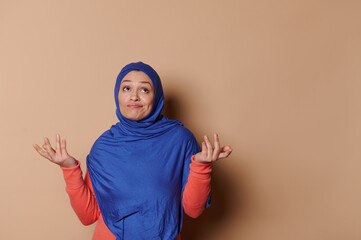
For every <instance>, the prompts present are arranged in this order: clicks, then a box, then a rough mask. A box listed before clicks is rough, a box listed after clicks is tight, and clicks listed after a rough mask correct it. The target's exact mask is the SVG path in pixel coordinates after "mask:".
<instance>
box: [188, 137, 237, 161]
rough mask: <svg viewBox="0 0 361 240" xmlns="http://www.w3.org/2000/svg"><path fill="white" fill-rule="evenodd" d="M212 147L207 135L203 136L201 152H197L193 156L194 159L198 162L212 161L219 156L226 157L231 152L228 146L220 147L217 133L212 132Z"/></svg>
mask: <svg viewBox="0 0 361 240" xmlns="http://www.w3.org/2000/svg"><path fill="white" fill-rule="evenodd" d="M213 138H214V148H213V146H212V144H211V142H210V141H209V139H208V137H207V136H204V142H202V152H199V153H197V154H196V155H195V156H194V160H195V161H197V162H200V163H212V162H215V161H217V160H218V159H221V158H226V157H228V156H229V154H231V152H232V148H231V147H230V146H224V147H221V144H220V143H219V137H218V134H216V133H215V134H214V136H213Z"/></svg>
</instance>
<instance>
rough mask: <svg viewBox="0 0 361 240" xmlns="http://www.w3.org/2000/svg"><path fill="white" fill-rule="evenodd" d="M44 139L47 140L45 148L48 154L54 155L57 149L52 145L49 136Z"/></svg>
mask: <svg viewBox="0 0 361 240" xmlns="http://www.w3.org/2000/svg"><path fill="white" fill-rule="evenodd" d="M44 141H45V150H46V151H47V152H48V154H49V155H50V157H54V155H55V151H54V149H53V148H52V147H51V145H50V142H49V139H48V138H45V139H44Z"/></svg>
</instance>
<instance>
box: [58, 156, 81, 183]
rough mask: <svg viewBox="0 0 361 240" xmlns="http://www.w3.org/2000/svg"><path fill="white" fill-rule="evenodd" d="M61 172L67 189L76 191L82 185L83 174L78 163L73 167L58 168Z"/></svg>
mask: <svg viewBox="0 0 361 240" xmlns="http://www.w3.org/2000/svg"><path fill="white" fill-rule="evenodd" d="M60 168H61V169H62V170H63V176H64V180H65V183H66V188H67V189H76V188H79V187H81V186H82V185H84V180H83V173H82V171H81V168H80V162H79V161H78V160H77V165H76V166H74V167H70V168H67V167H60Z"/></svg>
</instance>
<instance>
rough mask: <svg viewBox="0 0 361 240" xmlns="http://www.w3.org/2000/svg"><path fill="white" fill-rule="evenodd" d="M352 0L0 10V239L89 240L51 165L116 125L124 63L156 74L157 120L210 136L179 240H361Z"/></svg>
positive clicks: (356, 29)
mask: <svg viewBox="0 0 361 240" xmlns="http://www.w3.org/2000/svg"><path fill="white" fill-rule="evenodd" d="M360 12H361V2H360V1H351V0H344V1H336V0H335V1H333V0H330V1H320V0H314V1H310V0H295V1H286V0H275V1H267V0H256V1H254V0H252V1H251V0H238V1H236V0H234V1H232V0H222V1H221V0H219V1H215V0H211V1H210V0H208V1H206V0H199V1H197V0H192V1H191V0H184V1H173V0H167V1H166V0H163V1H158V0H155V1H145V0H144V1H141V0H136V1H134V0H133V1H131V0H118V1H115V0H104V1H85V0H77V1H70V0H64V1H54V0H33V1H25V0H23V1H9V0H0V121H1V124H0V136H1V137H0V153H1V174H0V188H1V191H0V194H1V198H0V213H1V218H0V221H1V224H0V226H1V230H0V239H7V240H11V239H36V240H41V239H52V240H63V239H76V240H83V239H84V240H85V239H91V236H92V233H93V230H94V226H95V224H94V225H92V226H87V227H85V226H83V225H82V224H81V223H80V221H79V220H78V219H77V216H76V215H75V214H74V212H73V210H72V208H71V206H70V203H69V199H68V196H67V194H66V192H65V183H64V180H63V177H62V172H61V169H60V168H59V167H58V166H56V165H54V164H52V163H50V162H48V161H47V160H46V159H43V158H42V157H40V156H39V155H38V154H37V153H36V152H35V150H34V149H33V147H32V144H33V143H38V144H41V143H42V141H43V138H44V137H45V136H47V137H49V138H50V139H51V141H52V142H54V139H55V134H56V133H60V134H61V136H63V137H64V138H66V139H67V142H68V151H69V153H70V154H71V155H73V156H74V157H76V158H77V159H78V160H79V161H81V163H82V168H83V172H85V169H86V165H85V163H86V162H85V159H86V156H87V154H88V152H89V150H90V148H91V146H92V144H93V142H94V141H95V140H96V139H97V138H98V137H99V135H100V134H102V133H103V132H104V131H105V130H107V129H109V128H110V126H111V125H112V124H115V123H116V122H117V118H116V115H115V104H114V98H113V88H114V83H115V79H116V76H117V74H118V73H119V71H120V69H121V68H122V67H123V66H124V65H125V64H127V63H129V62H133V61H144V62H146V63H148V64H150V65H151V66H153V67H154V68H155V69H156V70H157V71H158V73H159V75H160V76H161V79H162V81H163V87H164V92H165V97H166V109H165V114H166V115H167V116H169V117H170V118H175V119H178V120H181V121H182V122H183V123H184V124H185V126H186V127H187V128H189V129H190V130H191V131H192V132H193V133H194V135H195V136H196V138H197V139H198V140H201V139H202V136H203V135H204V134H208V135H209V136H211V134H213V133H214V132H217V133H219V135H220V139H221V143H223V144H229V145H231V146H232V148H233V149H234V152H233V153H232V155H231V156H230V157H229V158H228V159H225V160H222V161H219V162H217V163H216V164H214V168H213V169H214V170H213V173H212V177H213V179H212V194H213V195H212V197H213V198H212V206H211V208H209V209H207V210H206V211H205V212H204V213H203V214H202V216H201V217H199V218H198V219H189V218H186V219H185V222H184V227H183V231H182V236H183V239H184V240H203V239H207V240H217V239H230V240H290V239H292V240H305V239H307V240H324V239H327V240H340V239H344V240H359V239H361V174H360V171H361V150H360V142H361V141H360V140H361V128H360V122H361V110H360V106H361V105H360V104H361V95H360V90H361V80H360V79H361V70H360V69H361V68H360V66H361V44H360V43H361V15H360Z"/></svg>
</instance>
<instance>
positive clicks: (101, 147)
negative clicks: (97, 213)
mask: <svg viewBox="0 0 361 240" xmlns="http://www.w3.org/2000/svg"><path fill="white" fill-rule="evenodd" d="M133 70H141V71H143V72H144V73H146V74H147V75H148V76H149V78H150V79H151V80H152V82H153V86H154V89H155V97H154V103H153V108H152V110H151V112H150V114H149V115H148V116H147V117H145V118H144V119H142V120H139V121H132V120H129V119H127V118H125V117H123V116H122V114H121V113H120V111H119V103H118V92H119V87H120V83H121V81H122V79H123V78H124V76H125V75H126V74H127V73H128V72H130V71H133ZM114 97H115V103H116V106H117V109H116V114H117V117H118V119H119V122H118V123H117V124H115V125H113V126H112V127H111V128H110V129H109V130H107V131H106V132H104V133H103V134H102V135H101V136H100V137H99V138H98V139H97V140H96V141H95V143H94V145H93V147H92V149H91V151H90V153H89V155H88V157H87V167H88V171H89V176H90V179H91V182H92V185H93V189H94V193H95V196H96V199H97V202H98V205H99V207H100V210H101V213H102V215H103V219H104V222H105V224H106V225H107V226H108V228H109V229H110V231H111V232H113V233H114V235H115V236H116V237H117V239H118V240H123V239H125V240H128V239H131V240H137V239H142V240H143V239H147V240H149V239H172V240H173V239H174V238H176V237H177V236H178V234H179V232H180V230H181V227H182V218H183V215H182V214H183V208H182V193H183V189H184V186H185V184H186V182H187V180H188V175H189V164H190V159H191V156H192V155H194V154H196V153H197V152H199V151H200V148H199V145H198V143H197V141H196V140H195V138H194V136H193V134H192V133H191V132H190V131H189V130H188V129H186V128H185V127H184V126H183V124H182V123H181V122H179V121H175V120H169V119H167V118H166V117H165V116H163V115H161V112H162V110H163V105H164V95H163V90H162V85H161V82H160V78H159V76H158V74H157V73H156V72H155V71H154V69H153V68H151V67H150V66H149V65H147V64H144V63H142V62H137V63H131V64H128V65H127V66H125V67H124V68H123V69H122V70H121V72H120V73H119V75H118V77H117V80H116V84H115V89H114Z"/></svg>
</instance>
